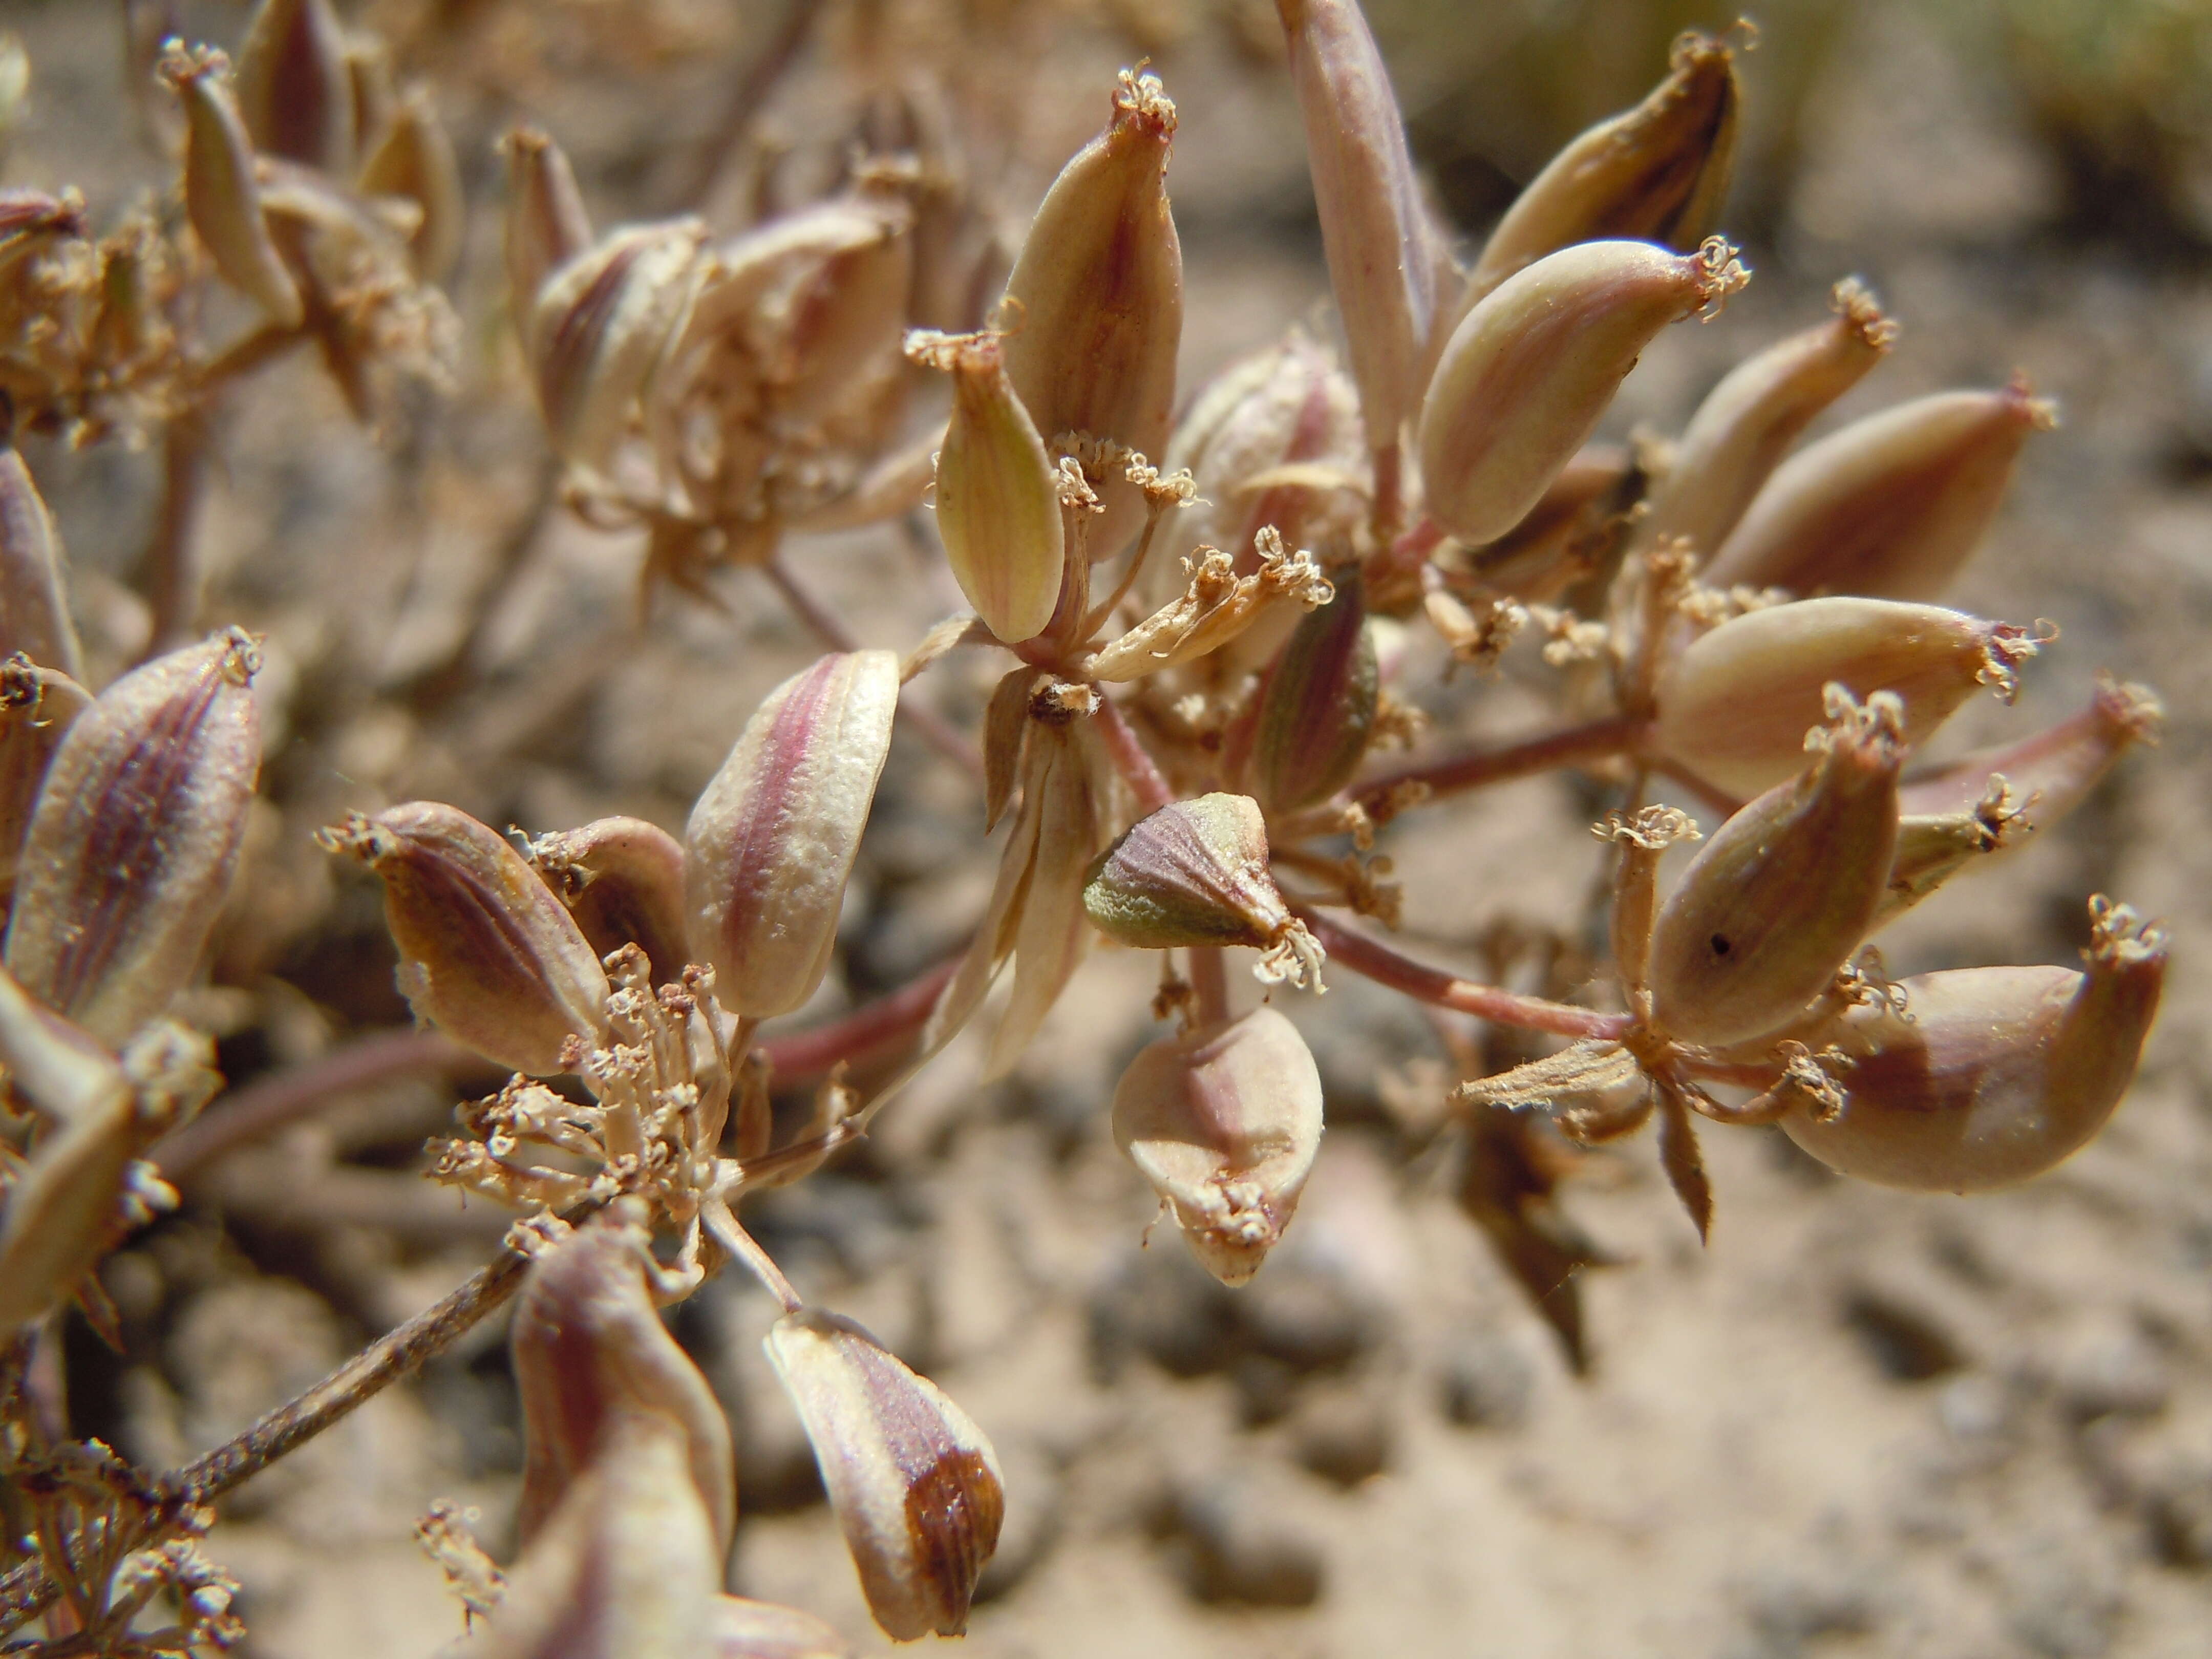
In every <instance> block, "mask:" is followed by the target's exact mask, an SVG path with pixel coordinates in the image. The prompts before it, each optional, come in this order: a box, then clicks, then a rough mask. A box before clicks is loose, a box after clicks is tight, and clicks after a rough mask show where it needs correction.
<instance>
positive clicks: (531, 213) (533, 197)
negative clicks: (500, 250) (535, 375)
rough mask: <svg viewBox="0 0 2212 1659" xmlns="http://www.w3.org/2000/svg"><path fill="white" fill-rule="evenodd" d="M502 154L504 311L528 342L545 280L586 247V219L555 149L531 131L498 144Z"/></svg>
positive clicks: (588, 240)
mask: <svg viewBox="0 0 2212 1659" xmlns="http://www.w3.org/2000/svg"><path fill="white" fill-rule="evenodd" d="M500 147H501V149H502V150H503V151H504V152H505V153H506V155H507V221H506V226H505V234H504V253H505V258H506V262H507V313H508V314H509V315H510V316H512V317H513V319H514V326H515V329H516V331H518V332H519V333H520V334H521V335H522V336H523V337H524V343H526V344H527V343H528V339H529V334H530V324H531V319H532V318H533V317H535V316H536V315H537V314H538V290H539V289H542V288H543V287H544V285H545V279H546V278H547V277H548V276H551V275H552V274H553V273H554V272H555V271H556V270H559V269H560V268H561V267H562V265H565V264H568V261H570V260H571V259H574V258H576V257H577V256H578V255H580V254H581V253H582V252H584V250H585V249H586V248H588V247H589V246H591V245H592V220H591V216H590V215H589V214H587V213H586V212H585V210H584V197H583V192H582V191H580V190H578V189H577V188H576V175H575V173H574V170H573V169H572V168H570V167H569V166H568V155H566V154H565V153H564V152H563V151H562V149H561V146H560V145H558V144H556V143H554V142H553V141H552V139H550V137H547V136H546V135H545V134H544V133H543V132H541V131H538V129H537V128H536V127H517V128H515V129H514V131H512V132H510V133H508V134H507V137H506V138H505V139H503V140H502V141H501V146H500Z"/></svg>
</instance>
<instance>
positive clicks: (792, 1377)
mask: <svg viewBox="0 0 2212 1659" xmlns="http://www.w3.org/2000/svg"><path fill="white" fill-rule="evenodd" d="M763 1346H765V1347H766V1348H767V1349H768V1357H769V1361H770V1363H771V1364H774V1365H775V1370H776V1375H777V1376H780V1377H781V1378H782V1379H783V1386H784V1388H785V1389H786V1390H787V1391H788V1392H789V1394H790V1395H791V1399H792V1403H793V1405H795V1406H796V1407H798V1408H799V1421H800V1422H801V1423H802V1424H804V1425H805V1429H806V1437H807V1439H808V1440H810V1441H811V1442H812V1443H813V1446H814V1457H815V1461H816V1462H817V1463H818V1464H819V1465H820V1466H821V1469H822V1484H823V1486H824V1487H826V1488H827V1489H828V1491H829V1506H830V1508H831V1509H832V1510H835V1511H836V1516H837V1524H838V1526H839V1528H842V1531H843V1532H844V1534H845V1547H847V1548H848V1550H850V1551H851V1552H852V1555H853V1565H854V1566H855V1567H857V1568H858V1569H859V1570H860V1588H861V1589H862V1591H863V1592H865V1593H866V1596H867V1598H868V1611H869V1612H871V1613H873V1614H874V1615H875V1618H876V1622H877V1623H878V1625H880V1626H883V1627H884V1631H885V1632H887V1633H888V1634H890V1636H891V1637H892V1638H895V1639H896V1640H898V1641H902V1642H911V1641H915V1640H916V1639H918V1638H921V1637H923V1636H926V1635H927V1634H928V1633H929V1632H932V1631H934V1632H937V1633H938V1634H939V1636H957V1635H959V1634H960V1633H961V1632H963V1631H965V1630H966V1629H967V1628H968V1604H969V1599H970V1598H971V1597H972V1596H973V1595H975V1580H976V1578H977V1577H979V1576H980V1575H981V1572H982V1571H983V1565H984V1563H985V1562H987V1561H988V1560H989V1559H991V1552H992V1551H993V1550H994V1548H996V1547H997V1546H998V1541H999V1527H1000V1522H1003V1521H1004V1520H1005V1518H1006V1489H1005V1486H1004V1485H1003V1483H1002V1481H1001V1479H1000V1474H999V1459H998V1454H997V1453H995V1452H994V1451H993V1450H992V1449H991V1443H990V1442H989V1441H988V1440H987V1439H986V1438H985V1437H984V1436H983V1431H981V1429H979V1428H977V1427H976V1426H975V1423H974V1421H973V1420H972V1419H969V1416H968V1414H967V1413H965V1412H963V1411H962V1410H961V1409H960V1407H957V1406H956V1405H954V1404H953V1403H952V1401H950V1400H948V1399H947V1398H945V1395H944V1394H943V1393H942V1392H940V1391H939V1389H938V1388H937V1386H936V1384H934V1383H931V1382H930V1381H929V1380H928V1379H927V1378H926V1377H921V1376H915V1374H914V1372H912V1371H911V1370H908V1369H907V1368H906V1367H905V1366H904V1365H902V1364H900V1363H899V1362H898V1360H896V1358H893V1357H892V1356H891V1355H890V1353H889V1352H886V1351H885V1349H884V1346H883V1345H882V1344H881V1343H879V1342H878V1341H877V1340H875V1338H873V1337H872V1336H871V1335H869V1334H867V1332H866V1331H864V1330H862V1329H861V1328H860V1327H859V1326H858V1325H855V1324H854V1323H853V1322H852V1321H851V1320H849V1319H842V1318H840V1317H838V1316H836V1314H832V1313H825V1312H823V1311H822V1310H819V1309H816V1308H800V1309H798V1310H794V1311H793V1312H791V1313H787V1314H786V1315H785V1316H783V1317H782V1318H781V1319H779V1320H778V1321H776V1322H775V1327H774V1328H772V1329H771V1330H770V1331H769V1334H768V1337H767V1340H766V1342H765V1343H764V1345H763Z"/></svg>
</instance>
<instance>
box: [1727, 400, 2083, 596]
mask: <svg viewBox="0 0 2212 1659" xmlns="http://www.w3.org/2000/svg"><path fill="white" fill-rule="evenodd" d="M2056 424H2057V416H2056V415H2055V414H2054V412H2053V410H2052V408H2051V404H2048V403H2046V402H2045V401H2044V400H2043V399H2042V398H2037V397H2034V396H2033V395H2032V394H2031V392H2029V390H2028V386H2027V380H2026V379H2025V378H2015V380H2013V382H2012V384H2011V385H2009V386H2005V387H2004V388H2003V389H2002V390H2001V391H1996V392H1939V393H1937V394H1936V395H1935V396H1933V397H1928V398H1919V399H1917V400H1916V401H1915V402H1912V403H1909V404H1899V405H1898V406H1897V407H1896V408H1894V409H1888V410H1883V411H1882V412H1881V414H1879V415H1869V416H1867V417H1866V418H1865V419H1863V420H1861V421H1857V422H1853V423H1852V424H1851V425H1850V426H1847V427H1844V428H1843V429H1842V430H1840V431H1838V432H1835V433H1832V434H1831V435H1829V436H1827V437H1826V438H1823V439H1821V440H1820V441H1819V442H1818V443H1815V444H1812V445H1810V446H1808V447H1806V448H1804V449H1802V450H1801V451H1799V452H1798V453H1796V455H1794V456H1792V457H1791V458H1790V459H1789V460H1787V461H1785V462H1784V463H1783V464H1782V465H1781V467H1780V468H1779V469H1778V470H1777V471H1776V472H1775V474H1774V476H1773V477H1771V479H1769V480H1768V481H1767V483H1766V485H1765V488H1764V489H1761V490H1760V491H1759V494H1758V495H1756V496H1755V497H1753V501H1752V502H1751V505H1750V507H1748V508H1747V510H1746V511H1745V513H1744V515H1743V518H1742V520H1741V522H1740V523H1739V524H1738V525H1737V526H1735V530H1734V531H1733V532H1731V533H1730V535H1729V538H1728V540H1727V541H1726V542H1724V543H1723V544H1722V545H1721V546H1720V547H1719V549H1718V550H1717V551H1716V552H1715V553H1714V555H1713V560H1712V565H1711V568H1710V569H1709V570H1708V571H1707V572H1706V579H1707V580H1710V581H1712V582H1715V583H1717V584H1720V585H1722V586H1728V585H1730V584H1735V583H1742V584H1744V585H1747V586H1752V587H1782V588H1787V589H1788V590H1789V591H1790V592H1793V593H1797V594H1814V593H1859V594H1865V595H1868V596H1869V597H1872V598H1875V599H1935V598H1936V597H1938V596H1939V595H1941V594H1942V592H1943V591H1944V590H1945V589H1946V588H1947V587H1948V586H1950V583H1951V579H1952V577H1953V576H1954V575H1956V574H1958V572H1959V568H1960V566H1962V565H1964V564H1965V563H1966V561H1967V560H1968V559H1969V558H1970V557H1972V555H1973V552H1974V550H1975V549H1976V548H1978V546H1980V545H1981V543H1982V538H1984V536H1985V535H1987V534H1988V532H1989V528H1990V524H1991V523H1992V522H1993V521H1994V520H1996V513H1997V508H1998V507H2000V506H2002V504H2003V501H2004V494H2005V490H2006V489H2007V488H2008V486H2009V485H2010V484H2011V483H2012V474H2013V467H2014V465H2015V462H2017V461H2018V460H2019V459H2020V452H2021V447H2022V446H2023V445H2024V444H2026V443H2027V437H2028V435H2029V434H2030V433H2031V432H2038V431H2042V430H2044V429H2045V428H2049V427H2051V426H2054V425H2056Z"/></svg>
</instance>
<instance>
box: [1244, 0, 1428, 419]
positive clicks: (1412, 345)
mask: <svg viewBox="0 0 2212 1659" xmlns="http://www.w3.org/2000/svg"><path fill="white" fill-rule="evenodd" d="M1275 9H1276V11H1277V12H1278V13H1279V15H1281V17H1282V20H1283V33H1284V34H1285V36H1287V37H1288V39H1289V42H1290V51H1291V82H1292V84H1293V85H1294V86H1295V87H1296V88H1297V94H1298V108H1299V111H1300V112H1301V113H1302V114H1303V115H1304V118H1305V129H1306V160H1307V164H1308V167H1309V169H1310V172H1311V173H1312V176H1313V188H1314V203H1315V205H1316V207H1317V208H1318V209H1319V210H1320V212H1321V240H1322V252H1323V253H1324V254H1325V255H1327V257H1328V281H1329V288H1330V290H1331V292H1332V293H1334V295H1335V296H1336V308H1337V313H1338V315H1339V316H1340V318H1341V319H1342V321H1343V324H1344V337H1345V344H1346V349H1347V352H1348V355H1349V356H1350V357H1351V359H1352V380H1354V381H1355V382H1356V383H1357V384H1358V387H1359V410H1360V415H1361V417H1362V418H1363V419H1364V421H1365V422H1366V427H1367V435H1368V442H1369V444H1370V447H1373V448H1375V449H1378V450H1381V449H1388V448H1389V447H1392V446H1394V445H1395V444H1396V442H1397V441H1398V435H1399V433H1400V431H1401V428H1403V427H1404V426H1405V424H1406V422H1407V421H1409V420H1411V419H1412V418H1413V415H1414V413H1415V411H1416V410H1418V409H1419V406H1420V398H1421V388H1422V386H1423V385H1424V384H1425V382H1426V380H1427V378H1428V370H1429V365H1430V363H1431V361H1432V359H1433V356H1434V351H1435V345H1436V342H1437V338H1438V337H1439V335H1440V334H1441V332H1442V331H1443V323H1444V322H1445V320H1446V319H1442V318H1441V317H1440V314H1439V313H1441V311H1442V310H1443V307H1445V306H1446V305H1448V304H1449V298H1448V292H1449V289H1452V288H1455V287H1456V286H1457V283H1458V270H1457V269H1456V268H1455V266H1454V264H1453V263H1452V258H1451V253H1450V250H1449V248H1448V247H1447V246H1445V244H1444V240H1443V237H1442V236H1441V235H1439V234H1437V228H1436V226H1435V225H1434V223H1433V222H1431V219H1430V217H1429V213H1428V209H1427V207H1426V206H1425V204H1424V203H1423V202H1422V200H1421V187H1420V181H1419V179H1417V178H1416V177H1415V176H1414V173H1413V156H1412V155H1411V153H1410V152H1409V151H1408V150H1407V146H1406V128H1405V123H1404V122H1403V121H1402V120H1401V118H1400V117H1399V114H1398V100H1397V98H1396V96H1395V94H1393V93H1392V91H1391V89H1390V75H1389V70H1387V69H1386V68H1384V66H1383V54H1382V53H1381V52H1379V51H1377V50H1376V46H1375V37H1374V35H1373V34H1372V33H1370V32H1369V30H1368V27H1367V20H1366V18H1365V17H1364V16H1363V15H1361V13H1360V9H1359V7H1358V3H1357V0H1275Z"/></svg>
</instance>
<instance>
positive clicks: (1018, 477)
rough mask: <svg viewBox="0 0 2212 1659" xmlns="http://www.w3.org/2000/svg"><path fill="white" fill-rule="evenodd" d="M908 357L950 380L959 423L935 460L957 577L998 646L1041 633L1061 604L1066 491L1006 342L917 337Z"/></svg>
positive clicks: (941, 526)
mask: <svg viewBox="0 0 2212 1659" xmlns="http://www.w3.org/2000/svg"><path fill="white" fill-rule="evenodd" d="M906 350H907V356H909V357H911V358H913V359H914V360H915V361H916V362H927V363H928V364H930V365H932V366H933V367H935V368H942V369H944V370H945V371H947V372H948V373H949V374H951V376H952V418H951V424H950V426H949V427H948V428H946V431H945V447H944V448H943V449H941V450H939V452H938V457H937V529H938V533H939V536H940V537H942V538H943V539H944V542H945V557H946V558H947V559H948V560H949V561H950V562H951V566H952V575H953V579H954V580H957V582H958V583H959V584H960V591H961V592H963V593H964V594H966V595H967V596H968V602H969V604H970V605H974V606H975V614H976V615H977V616H979V617H981V618H982V619H983V623H984V624H985V626H987V627H988V628H989V629H990V630H991V631H992V632H993V633H994V634H996V635H998V636H999V637H1000V639H1001V640H1004V641H1007V642H1008V643H1009V644H1012V643H1015V642H1018V641H1022V640H1026V639H1028V638H1030V636H1031V635H1036V634H1041V633H1042V632H1043V631H1044V629H1045V625H1046V624H1047V623H1049V622H1051V621H1052V613H1053V610H1054V606H1055V605H1057V604H1058V602H1059V599H1060V576H1061V564H1062V559H1063V553H1064V547H1065V537H1064V532H1063V530H1062V528H1061V524H1060V488H1059V483H1058V480H1057V477H1056V475H1055V473H1054V467H1053V464H1052V459H1051V458H1050V457H1049V456H1048V455H1047V454H1046V453H1045V447H1044V441H1043V440H1042V438H1040V437H1038V436H1037V429H1036V427H1035V426H1034V425H1032V424H1031V423H1030V416H1029V411H1028V410H1025V409H1024V407H1023V406H1022V401H1021V399H1020V398H1017V397H1016V396H1015V395H1014V389H1013V386H1012V383H1011V382H1009V381H1008V380H1007V378H1006V367H1005V361H1004V359H1005V352H1004V348H1003V347H1002V345H1001V343H1000V337H999V336H998V335H996V334H993V333H990V332H984V333H981V334H968V335H942V334H925V333H922V332H921V331H915V333H914V334H911V335H909V336H908V337H907V344H906Z"/></svg>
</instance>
